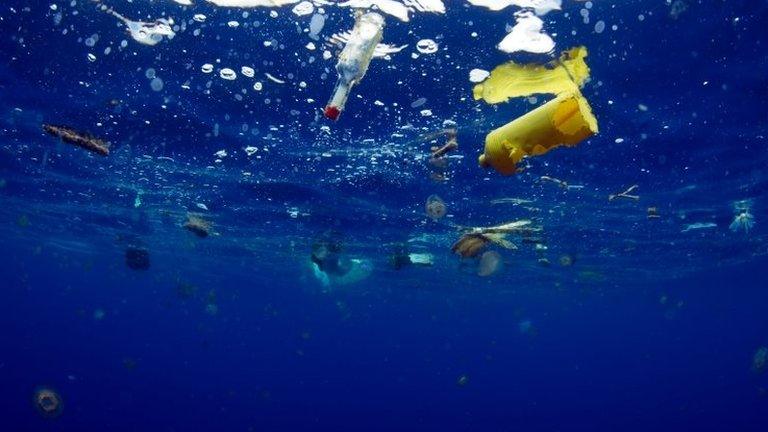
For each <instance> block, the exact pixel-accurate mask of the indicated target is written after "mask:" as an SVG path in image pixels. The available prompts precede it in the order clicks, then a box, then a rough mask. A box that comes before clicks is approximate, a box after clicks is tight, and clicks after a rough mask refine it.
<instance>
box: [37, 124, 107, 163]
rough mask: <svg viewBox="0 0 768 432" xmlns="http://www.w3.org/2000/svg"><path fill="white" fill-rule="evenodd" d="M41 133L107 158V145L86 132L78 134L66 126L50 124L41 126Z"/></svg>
mask: <svg viewBox="0 0 768 432" xmlns="http://www.w3.org/2000/svg"><path fill="white" fill-rule="evenodd" d="M43 131H45V133H47V134H48V135H52V136H55V137H57V138H60V139H61V140H62V141H64V142H65V143H67V144H72V145H75V146H78V147H80V148H84V149H86V150H88V151H90V152H93V153H96V154H100V155H102V156H109V143H107V142H104V141H102V140H100V139H98V138H94V137H92V136H91V135H90V134H88V133H86V132H79V131H77V130H75V129H72V128H70V127H67V126H56V125H50V124H43Z"/></svg>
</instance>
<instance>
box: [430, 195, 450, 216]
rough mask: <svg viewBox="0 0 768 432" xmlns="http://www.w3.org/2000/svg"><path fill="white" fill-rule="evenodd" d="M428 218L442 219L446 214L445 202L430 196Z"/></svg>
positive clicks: (435, 196)
mask: <svg viewBox="0 0 768 432" xmlns="http://www.w3.org/2000/svg"><path fill="white" fill-rule="evenodd" d="M425 207H426V211H427V216H429V217H430V218H432V220H438V219H442V218H443V216H445V213H446V207H445V202H443V200H442V198H440V197H439V196H437V195H430V196H429V198H427V204H426V206H425Z"/></svg>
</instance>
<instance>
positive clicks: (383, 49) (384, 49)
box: [323, 31, 408, 60]
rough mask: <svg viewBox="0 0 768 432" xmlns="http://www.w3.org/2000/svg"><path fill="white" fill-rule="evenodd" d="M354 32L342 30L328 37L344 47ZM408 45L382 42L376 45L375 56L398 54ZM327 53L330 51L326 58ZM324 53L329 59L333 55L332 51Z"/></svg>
mask: <svg viewBox="0 0 768 432" xmlns="http://www.w3.org/2000/svg"><path fill="white" fill-rule="evenodd" d="M351 34H352V33H351V32H348V31H347V32H342V33H335V34H333V35H332V36H331V37H329V38H328V43H330V44H333V45H336V46H339V47H341V48H343V47H344V46H345V45H346V44H347V42H348V41H349V37H350V35H351ZM407 47H408V45H400V46H398V45H394V44H384V43H380V44H377V45H376V48H375V49H374V50H373V58H387V56H389V55H390V54H396V53H399V52H400V51H402V50H404V49H405V48H407ZM325 53H328V57H327V58H326V56H325ZM325 53H323V58H326V60H327V59H329V58H331V57H332V55H331V53H330V51H326V52H325Z"/></svg>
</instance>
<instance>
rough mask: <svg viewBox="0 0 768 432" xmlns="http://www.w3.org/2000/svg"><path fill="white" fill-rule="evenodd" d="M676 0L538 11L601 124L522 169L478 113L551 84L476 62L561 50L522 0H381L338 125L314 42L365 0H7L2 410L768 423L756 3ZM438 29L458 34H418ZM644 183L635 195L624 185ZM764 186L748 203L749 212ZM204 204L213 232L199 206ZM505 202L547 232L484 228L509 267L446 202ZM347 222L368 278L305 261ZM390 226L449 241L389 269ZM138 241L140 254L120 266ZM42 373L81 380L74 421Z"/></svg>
mask: <svg viewBox="0 0 768 432" xmlns="http://www.w3.org/2000/svg"><path fill="white" fill-rule="evenodd" d="M683 1H685V3H682V2H678V1H675V2H674V3H675V4H676V5H677V7H678V8H679V7H680V5H681V4H685V6H686V7H685V8H684V10H683V11H682V12H681V13H680V14H679V15H677V16H676V17H673V16H671V14H670V12H671V10H672V5H670V4H667V2H666V1H664V0H653V1H624V2H609V1H607V0H596V1H595V2H594V3H593V4H590V6H589V9H586V8H587V5H586V4H585V3H584V2H578V1H574V0H563V5H562V10H559V11H557V10H556V11H552V12H550V13H548V14H547V15H545V16H543V17H542V18H543V20H544V23H545V30H546V31H547V32H548V33H549V34H551V35H552V36H553V38H554V40H555V42H556V48H555V51H556V52H559V51H562V50H564V49H567V48H569V47H571V46H575V45H584V46H586V47H588V49H589V56H588V58H587V62H588V64H589V66H590V68H591V80H590V81H589V82H588V83H587V84H586V85H585V86H584V88H583V89H582V91H583V93H584V95H585V97H587V98H588V99H589V101H590V104H591V105H592V108H593V111H594V113H595V115H596V117H597V118H598V120H599V123H600V133H599V134H598V135H596V136H594V137H592V138H590V139H588V140H586V141H585V142H583V143H581V144H580V145H578V146H576V147H573V148H568V149H557V150H554V151H552V152H550V153H547V154H545V155H542V156H539V157H534V158H530V159H528V160H526V162H525V165H526V170H525V172H523V173H521V174H518V175H515V176H511V177H503V176H500V175H499V174H497V173H495V172H493V171H486V170H483V169H481V168H479V167H478V166H477V163H476V160H477V155H478V154H479V153H480V152H481V151H482V146H483V141H484V137H485V134H486V133H487V132H488V131H490V130H491V129H493V128H495V127H498V126H501V125H503V124H504V123H506V122H508V121H509V120H511V119H512V118H514V117H517V116H519V115H522V114H523V113H525V112H526V111H528V110H530V109H531V108H533V107H535V106H536V105H538V104H540V103H541V102H542V101H543V100H544V99H546V98H544V97H540V98H538V100H537V101H536V102H535V103H531V102H529V101H526V100H514V101H511V102H509V103H505V104H500V105H496V106H490V105H487V104H485V103H481V102H476V101H474V100H473V99H472V91H471V90H472V83H470V82H469V81H468V78H467V77H468V73H469V71H470V70H471V69H474V68H480V69H485V70H491V69H493V68H494V67H495V66H496V65H498V64H501V63H503V62H505V61H509V60H515V61H518V62H528V61H537V62H545V61H547V60H548V59H549V58H550V57H549V56H547V55H534V54H513V55H510V54H506V53H503V52H501V51H499V50H497V49H496V48H495V45H496V44H497V43H498V41H500V40H501V38H502V37H504V35H505V25H506V24H513V23H514V16H513V12H514V11H515V10H518V9H516V8H515V7H509V8H507V9H504V10H503V11H500V12H491V11H489V10H486V9H483V8H478V7H472V6H470V5H468V4H465V3H464V2H462V1H458V0H457V1H451V0H447V1H446V13H445V14H428V13H415V14H412V15H411V21H410V22H407V23H405V22H400V21H398V20H397V19H395V18H393V17H391V16H387V26H386V28H385V32H384V42H386V43H392V44H396V45H404V44H408V47H406V48H405V49H404V50H403V51H402V52H399V53H396V54H392V55H391V59H390V60H384V59H374V60H373V63H372V64H371V67H370V69H369V71H368V73H367V75H366V77H365V79H364V80H363V81H362V82H361V83H360V85H358V86H356V87H355V88H354V91H353V95H352V97H351V98H350V101H349V102H348V105H347V107H346V110H345V111H344V112H343V114H342V117H341V119H340V120H339V121H338V122H335V123H332V122H329V121H327V120H325V119H323V118H322V116H321V115H319V113H320V110H321V109H322V107H323V105H324V104H325V102H326V101H327V99H328V97H329V95H330V92H331V90H332V88H333V85H334V82H335V79H336V74H335V71H334V64H335V54H336V52H337V51H338V50H337V49H335V48H333V49H331V48H328V47H327V46H326V45H324V41H325V40H326V38H327V37H329V36H330V35H332V34H334V33H337V32H341V31H344V30H347V29H349V28H350V27H351V26H352V23H353V18H352V16H351V14H350V11H349V10H348V9H343V8H340V7H337V6H336V5H334V4H330V5H326V6H324V9H325V10H324V13H325V14H326V15H327V19H326V23H325V26H324V28H323V30H322V32H321V33H320V35H319V39H318V40H313V39H310V38H309V37H308V36H307V34H306V32H302V31H303V29H306V28H307V27H308V25H309V21H310V16H301V17H299V16H296V15H294V14H293V13H292V12H291V9H292V7H293V5H288V6H283V7H279V8H272V9H270V8H253V9H239V8H217V7H214V6H213V5H211V4H209V3H206V2H205V1H203V0H198V1H197V2H196V3H195V4H194V5H193V6H187V7H184V6H181V5H178V4H176V3H174V2H172V1H170V0H168V1H161V0H155V1H149V0H134V1H133V2H113V3H108V4H109V5H110V6H112V7H114V8H115V10H117V11H118V12H119V13H120V14H122V15H124V16H126V17H130V18H131V19H135V20H143V21H154V20H155V19H157V18H161V17H173V18H174V20H175V24H176V25H177V26H180V27H179V28H176V35H175V37H174V38H172V39H171V40H168V39H164V40H163V41H161V42H160V43H158V44H157V45H155V46H145V45H141V44H139V43H137V42H136V41H134V40H133V39H131V37H129V36H128V35H127V34H126V32H125V27H124V26H123V25H122V24H120V23H119V21H118V20H117V19H116V18H115V17H114V16H111V15H109V14H106V13H104V12H103V11H101V10H99V8H98V6H97V5H96V4H94V3H93V2H90V1H85V0H79V1H77V2H71V3H70V2H67V3H59V2H21V1H17V0H12V1H10V2H4V3H3V5H1V6H0V34H2V37H0V54H2V56H3V58H4V59H5V61H3V62H1V63H0V107H1V110H0V130H2V135H0V246H1V247H2V251H1V252H0V254H2V255H1V256H2V259H0V276H1V277H0V281H1V282H0V287H2V292H3V299H2V301H0V329H1V330H0V431H46V430H51V431H80V432H82V431H116V432H120V431H219V430H222V431H272V430H313V431H324V430H335V431H346V430H350V431H353V430H354V431H360V430H381V431H393V430H395V431H396V430H419V431H432V430H442V431H453V430H456V431H616V430H626V431H648V430H658V431H666V430H691V431H752V430H755V431H757V430H765V428H766V426H768V371H766V372H764V373H763V372H762V371H761V370H759V368H758V370H755V367H754V365H753V360H754V359H753V356H754V355H755V353H756V352H758V350H759V349H760V348H761V347H765V346H768V319H767V318H766V316H768V315H767V314H766V311H767V309H766V305H768V283H766V271H765V269H766V268H768V267H767V266H768V243H767V242H766V235H767V232H766V228H765V227H766V224H765V221H766V220H767V219H768V214H767V213H768V212H767V211H766V209H768V203H767V200H768V168H766V167H768V140H767V139H766V136H768V115H766V110H765V108H764V106H763V105H764V103H765V101H766V100H768V74H766V71H768V56H766V54H765V53H766V48H768V47H767V46H766V45H767V42H768V38H766V34H768V33H766V30H765V26H766V24H768V5H766V4H765V3H764V2H755V1H721V0H713V1H707V2H695V1H692V0H691V1H686V0H683ZM52 4H56V6H55V7H52ZM582 9H584V10H585V11H588V16H589V20H588V21H589V22H588V23H585V22H584V16H583V12H582ZM678 10H679V9H678ZM244 11H247V12H248V14H247V16H244V14H243V12H244ZM270 11H277V12H278V14H277V17H274V18H273V17H271V16H270ZM194 14H204V15H205V16H206V17H207V19H206V20H205V22H199V21H195V20H193V19H192V18H193V15H194ZM233 20H236V21H238V23H239V24H240V25H239V26H238V27H233V26H230V25H228V24H227V23H228V22H229V21H233ZM597 21H603V22H605V24H606V29H605V31H603V32H600V33H598V32H596V31H595V24H596V22H597ZM257 22H258V25H256V23H257ZM614 25H615V26H616V30H613V28H612V26H614ZM472 32H476V33H477V34H478V36H477V37H472V36H471V33H472ZM94 35H95V36H94ZM423 38H430V39H434V40H435V41H437V43H438V45H439V46H440V49H439V51H438V52H437V53H434V54H420V55H418V56H412V54H414V53H417V51H416V49H415V46H416V42H417V41H419V40H420V39H423ZM122 41H125V42H126V43H125V44H124V46H122V45H121V42H122ZM265 41H268V42H269V43H268V44H266V45H269V46H265V43H264V42H265ZM308 42H313V43H315V44H316V47H317V49H315V50H309V49H308V48H306V45H307V43H308ZM107 48H109V50H108V52H107V51H105V50H106V49H107ZM326 49H328V50H329V51H331V52H332V54H333V55H334V57H332V58H330V59H323V55H322V52H323V51H324V50H326ZM89 54H92V55H93V56H95V59H94V60H90V59H89V58H88V55H89ZM310 57H312V58H313V60H312V61H310ZM414 57H415V58H414ZM207 63H210V64H213V65H214V72H213V73H211V74H206V73H203V72H202V71H201V67H202V66H203V65H204V64H207ZM242 66H249V67H252V68H253V69H254V70H255V76H254V77H253V78H250V77H247V76H245V75H243V74H242V73H241V67H242ZM224 67H229V68H232V69H234V70H235V71H236V72H237V75H238V77H237V79H235V80H233V81H227V80H224V79H221V78H220V77H219V70H220V69H221V68H224ZM150 69H151V71H150ZM265 73H270V74H271V75H273V76H275V77H278V79H280V80H281V81H284V82H283V83H282V84H279V83H276V82H274V81H271V80H270V79H269V78H267V77H266V75H265ZM155 76H156V77H158V78H160V79H161V80H162V82H163V86H162V88H161V89H158V88H155V89H153V88H152V87H151V82H152V77H155ZM257 81H258V82H261V83H262V85H263V88H262V90H260V91H257V90H255V89H254V87H253V85H254V83H255V82H257ZM302 82H303V83H304V84H301V83H302ZM422 97H423V98H426V103H425V104H424V105H422V106H420V107H416V108H412V107H411V104H412V103H413V102H414V101H416V100H417V99H419V98H422ZM376 101H379V102H381V103H376ZM424 109H429V110H431V113H432V114H431V115H428V116H427V115H423V114H422V113H421V111H422V110H424ZM446 120H450V121H452V122H455V124H456V127H457V128H458V142H459V144H460V147H459V150H458V151H457V152H455V153H454V154H453V155H452V156H451V157H450V158H449V164H448V168H447V170H446V174H447V180H445V181H442V182H436V181H433V180H432V179H430V174H431V169H430V167H429V165H428V163H427V156H428V154H429V147H430V142H429V140H428V139H426V140H425V139H424V135H427V134H430V133H432V132H434V131H438V130H441V129H442V128H443V127H444V121H446ZM43 123H53V124H62V125H67V126H71V127H73V128H76V129H78V130H83V131H88V132H89V133H91V134H93V135H95V136H98V137H100V138H103V139H105V140H108V141H110V142H111V143H112V149H111V154H110V155H109V156H108V157H106V158H102V157H100V156H97V155H94V154H90V153H88V152H86V151H84V150H82V149H79V148H75V147H73V146H69V145H67V144H65V143H61V142H59V141H57V140H56V139H54V138H52V137H50V136H47V135H45V134H44V133H43V132H42V130H41V124H43ZM249 146H254V147H257V148H258V150H257V151H256V152H255V153H253V154H252V155H248V154H247V153H246V152H245V150H244V149H245V148H246V147H249ZM220 150H225V151H226V153H227V155H226V156H224V157H220V156H216V155H215V153H216V152H218V151H220ZM541 176H550V177H555V178H558V179H562V180H564V181H567V182H568V183H569V184H571V185H578V186H583V187H580V188H570V189H563V188H559V187H557V186H556V185H554V184H551V183H547V182H543V181H541V180H540V178H541ZM633 184H637V185H638V189H637V193H638V194H639V196H640V199H639V200H638V201H632V200H616V201H611V202H609V201H608V200H607V197H608V195H609V194H612V193H616V192H620V191H622V190H624V189H626V188H627V187H629V186H631V185H633ZM433 194H436V195H439V196H440V197H441V198H442V199H443V200H444V202H445V204H446V207H447V210H448V215H447V216H446V217H445V218H443V219H441V220H438V221H434V220H432V219H430V218H428V217H427V215H426V214H425V202H426V201H427V198H428V197H429V196H430V195H433ZM508 198H515V199H520V200H526V202H524V203H522V204H514V203H511V202H510V201H509V200H507V201H506V202H500V201H499V200H502V199H508ZM745 206H746V207H748V208H749V214H750V215H751V216H752V217H753V218H754V223H755V224H754V226H753V227H752V228H751V229H750V230H748V231H747V230H744V229H731V228H730V226H731V223H732V221H733V220H734V218H735V217H736V216H737V215H738V213H739V211H738V210H737V208H744V207H745ZM649 207H655V208H656V209H657V212H658V214H659V216H660V217H659V218H648V208H649ZM189 212H191V213H196V214H200V215H202V217H204V218H205V219H206V220H209V221H211V222H212V224H213V225H212V235H210V236H209V237H207V238H198V237H196V236H195V235H193V234H192V233H190V232H188V231H187V230H185V229H183V227H182V225H183V224H184V222H185V220H186V216H187V213H189ZM516 219H530V220H531V221H532V222H533V223H534V224H535V225H536V226H540V227H541V228H542V231H541V232H540V233H538V234H537V235H536V237H538V238H539V239H538V242H539V244H540V245H541V246H540V247H539V249H538V250H537V249H536V248H535V247H534V245H532V244H530V243H529V242H526V241H523V239H521V238H519V237H512V238H510V239H511V240H512V241H513V242H515V243H516V244H517V246H518V249H517V250H506V249H502V248H499V247H495V246H491V247H490V249H492V250H495V251H496V252H498V253H499V254H500V255H501V257H502V261H503V266H502V267H501V269H500V270H499V271H498V272H497V273H495V274H493V275H491V276H490V277H480V276H479V275H478V274H477V273H478V270H477V268H478V260H476V259H465V260H462V259H460V258H459V257H457V256H455V255H453V254H452V253H451V250H450V247H451V245H452V244H453V242H454V241H456V240H457V239H458V238H459V236H460V233H459V232H458V231H457V226H491V225H498V224H501V223H505V222H509V221H511V220H516ZM737 228H738V227H737ZM331 231H333V232H334V233H335V234H334V235H336V236H338V238H340V239H341V240H342V242H343V245H344V248H343V251H342V253H341V255H340V257H341V258H342V259H344V260H347V259H351V258H354V259H360V260H363V261H365V262H366V268H370V274H369V275H368V277H366V278H363V279H362V280H359V281H357V282H354V283H350V284H339V283H331V285H330V286H324V285H323V283H322V282H321V280H319V279H318V278H316V277H315V274H314V273H313V271H312V268H311V260H310V257H311V254H312V251H313V245H314V244H317V242H318V240H319V239H323V238H325V236H327V235H328V233H329V232H331ZM400 244H407V245H408V248H409V249H410V251H411V252H420V253H429V254H431V255H432V256H433V257H434V264H433V265H432V266H431V267H418V266H410V267H406V268H403V269H399V270H398V269H396V268H394V267H393V266H392V264H391V260H390V258H391V256H392V253H393V250H395V248H396V247H397V246H396V245H400ZM131 247H136V248H141V249H143V250H147V251H148V252H149V256H150V263H151V264H150V267H149V269H147V270H132V269H130V268H128V267H127V266H126V262H125V253H126V249H128V248H131ZM563 258H567V259H570V260H571V261H572V265H563V264H561V262H564V263H566V264H568V263H570V261H567V260H566V261H563ZM544 260H546V261H544ZM547 263H548V264H547ZM41 388H50V389H53V390H55V391H56V392H57V394H58V395H59V396H60V397H61V400H62V401H63V410H62V411H61V413H60V414H59V415H58V416H56V417H55V418H44V416H42V415H41V414H40V413H39V412H38V410H37V409H36V407H35V404H34V403H33V398H34V395H35V392H36V391H37V390H39V389H41Z"/></svg>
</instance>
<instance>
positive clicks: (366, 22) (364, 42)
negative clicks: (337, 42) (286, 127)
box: [324, 12, 384, 120]
mask: <svg viewBox="0 0 768 432" xmlns="http://www.w3.org/2000/svg"><path fill="white" fill-rule="evenodd" d="M383 32H384V17H382V16H381V15H379V14H377V13H375V12H368V13H366V14H363V15H359V16H358V17H357V20H355V26H354V28H353V29H352V34H351V36H350V37H349V40H348V41H347V44H346V46H345V47H344V49H343V50H342V51H341V54H340V55H339V61H338V62H337V63H336V72H338V74H339V78H338V81H337V82H336V88H335V89H334V91H333V96H332V97H331V100H330V101H329V102H328V105H327V106H326V107H325V110H324V114H325V116H326V117H327V118H329V119H331V120H337V119H338V118H339V115H340V114H341V111H342V110H343V109H344V105H345V104H346V103H347V98H348V97H349V92H350V91H351V90H352V87H353V86H355V85H356V84H357V83H359V82H360V80H362V79H363V77H364V76H365V73H366V72H367V71H368V66H369V65H370V63H371V58H373V52H374V50H375V49H376V45H377V44H378V43H379V42H381V38H382V35H383Z"/></svg>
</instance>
